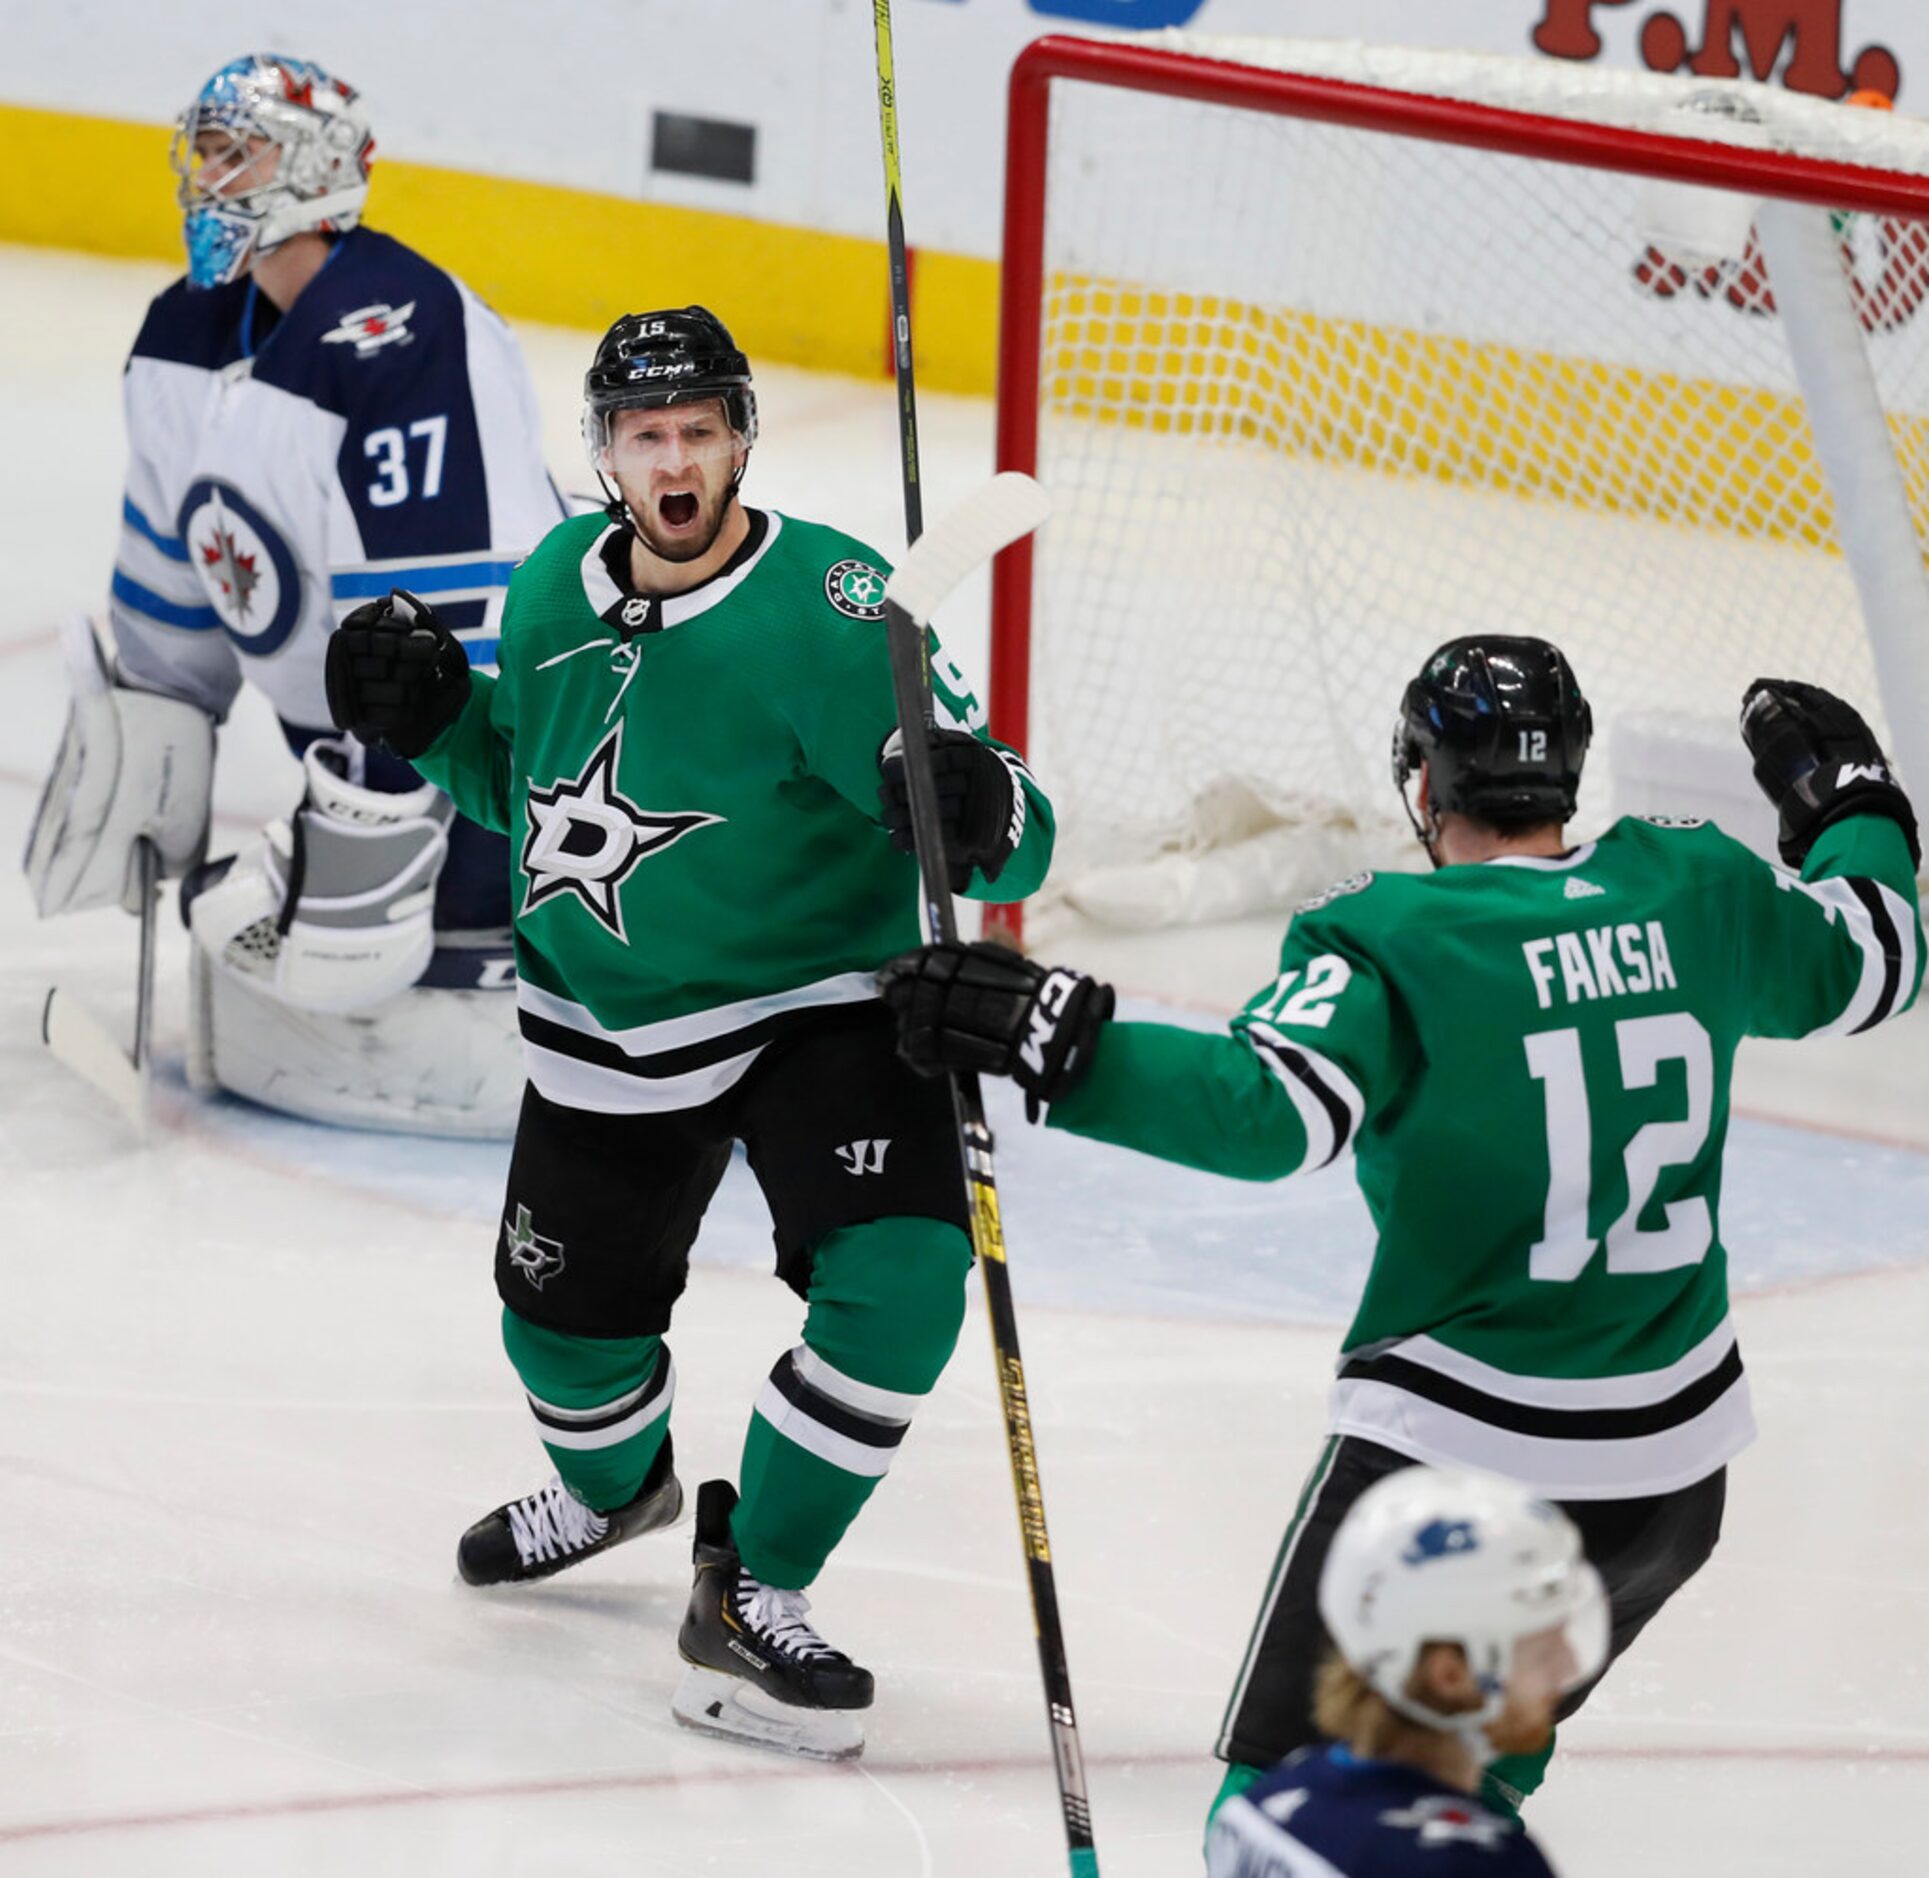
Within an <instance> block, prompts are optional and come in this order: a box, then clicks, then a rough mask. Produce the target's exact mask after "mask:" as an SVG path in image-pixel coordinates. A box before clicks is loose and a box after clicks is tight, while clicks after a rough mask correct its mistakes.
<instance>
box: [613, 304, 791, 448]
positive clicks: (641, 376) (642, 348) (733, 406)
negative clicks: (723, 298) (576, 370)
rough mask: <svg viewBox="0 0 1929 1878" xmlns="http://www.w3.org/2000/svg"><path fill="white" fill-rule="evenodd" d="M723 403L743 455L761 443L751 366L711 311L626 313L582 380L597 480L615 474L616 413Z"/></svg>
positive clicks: (690, 308) (697, 308) (687, 309)
mask: <svg viewBox="0 0 1929 1878" xmlns="http://www.w3.org/2000/svg"><path fill="white" fill-rule="evenodd" d="M704 398H721V399H722V400H723V408H724V416H725V419H726V421H727V422H728V423H729V426H730V428H731V430H732V431H734V432H735V433H736V435H737V437H738V439H739V441H740V442H741V443H742V445H743V447H744V448H745V449H748V448H749V447H750V445H752V444H753V443H755V442H756V441H757V394H756V393H755V392H754V391H752V390H751V388H750V361H749V360H748V359H747V358H745V357H744V355H743V354H742V353H741V352H739V351H738V350H737V342H736V341H735V340H734V339H732V338H731V337H730V329H729V328H728V327H727V326H725V325H724V323H723V321H722V320H720V319H718V318H717V316H716V315H715V314H714V313H712V312H711V311H710V309H709V308H708V307H700V306H686V307H675V308H670V309H668V310H666V311H664V312H660V313H626V314H624V315H623V317H622V318H621V319H620V320H618V321H617V322H616V324H615V325H614V326H612V327H611V328H610V329H609V331H608V332H606V333H605V334H604V335H603V339H602V343H601V344H600V345H599V346H598V347H597V348H596V357H595V358H594V359H592V360H591V361H590V367H589V370H588V372H587V373H585V374H584V377H583V445H584V448H586V449H587V450H588V451H589V460H590V465H591V467H592V468H594V469H595V471H596V473H597V474H598V475H599V476H603V475H607V474H609V473H610V470H611V464H610V425H611V420H612V419H614V417H615V416H616V413H617V412H618V411H636V410H658V409H661V408H662V407H664V406H666V405H672V404H693V403H696V402H697V401H699V400H701V399H704Z"/></svg>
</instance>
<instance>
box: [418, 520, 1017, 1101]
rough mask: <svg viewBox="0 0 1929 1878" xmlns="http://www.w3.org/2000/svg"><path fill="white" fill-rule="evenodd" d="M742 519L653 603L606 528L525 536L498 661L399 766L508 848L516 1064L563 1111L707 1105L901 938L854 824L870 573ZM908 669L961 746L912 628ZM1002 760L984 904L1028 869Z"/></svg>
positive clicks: (881, 700) (901, 866) (870, 971)
mask: <svg viewBox="0 0 1929 1878" xmlns="http://www.w3.org/2000/svg"><path fill="white" fill-rule="evenodd" d="M749 516H750V523H751V529H750V535H749V538H748V539H747V540H746V541H745V543H744V546H743V548H742V550H741V551H740V552H739V553H738V554H737V555H736V556H735V557H734V558H733V559H732V561H731V562H730V563H729V565H728V566H726V567H725V568H723V569H722V570H721V571H720V572H719V573H718V574H717V575H716V576H715V578H713V579H711V580H709V581H707V582H706V583H705V584H704V585H703V586H701V587H699V588H697V589H695V590H694V591H693V592H690V593H687V594H681V595H677V596H674V597H671V598H666V599H663V600H661V601H657V600H651V599H645V598H643V597H641V596H639V595H637V594H635V593H634V592H632V591H631V590H630V588H629V584H628V547H629V535H628V531H627V530H626V529H619V528H616V527H614V526H613V525H612V524H611V523H610V522H609V521H608V520H607V519H606V518H605V517H603V516H600V515H588V516H578V517H576V518H574V519H572V520H570V521H567V522H564V523H562V524H561V525H560V526H558V527H556V528H555V529H552V530H551V531H550V533H549V535H548V536H547V537H546V538H545V539H544V540H543V541H542V542H541V543H540V544H539V545H538V546H537V548H536V549H535V551H534V552H533V553H532V554H531V555H530V556H529V558H528V560H527V561H525V562H524V563H523V564H522V566H520V567H519V568H518V569H517V570H516V573H515V575H514V577H513V579H512V580H511V581H510V584H509V597H508V601H507V603H506V606H505V609H504V613H503V621H502V647H501V654H500V657H499V660H498V666H499V672H500V675H499V676H498V677H496V678H494V679H493V680H492V679H490V678H488V677H486V676H484V675H482V674H480V673H478V674H477V675H476V676H475V679H474V685H473V689H472V690H471V692H470V695H469V699H468V702H467V704H466V705H465V706H464V708H463V711H462V714H461V716H460V717H458V718H457V719H456V721H455V723H454V724H452V725H451V726H450V727H449V729H448V730H447V731H445V732H444V733H443V735H442V736H441V737H440V738H439V739H438V740H437V741H436V743H435V744H434V745H433V746H432V748H431V750H430V751H429V753H428V754H427V755H426V756H424V757H422V758H421V759H420V760H419V761H418V763H417V765H416V767H417V768H418V769H420V770H421V772H422V774H423V775H424V776H426V777H428V778H429V779H430V780H432V781H433V782H435V783H437V784H439V785H440V786H441V787H442V788H443V789H446V790H447V791H448V793H449V794H450V795H451V796H452V797H453V798H454V799H455V802H456V806H457V807H458V808H460V809H461V811H462V812H463V814H465V815H468V816H471V817H473V818H474V819H475V820H476V821H479V822H482V823H485V824H486V825H487V826H489V827H491V828H496V829H500V830H502V831H504V832H505V833H507V834H508V835H509V837H510V839H511V842H512V843H513V845H514V852H515V856H516V866H517V873H516V877H515V899H516V908H517V911H516V915H515V924H516V965H517V971H518V973H519V977H520V983H519V987H518V1000H519V1004H520V1016H521V1023H522V1031H523V1041H524V1053H525V1057H526V1060H527V1063H528V1068H529V1077H530V1081H531V1082H533V1083H534V1084H535V1086H536V1087H537V1089H539V1090H540V1091H541V1092H542V1094H544V1095H545V1096H547V1097H549V1098H550V1099H551V1100H552V1101H556V1102H560V1103H563V1104H565V1105H567V1106H570V1107H574V1108H585V1109H596V1110H600V1111H603V1112H605V1113H630V1112H640V1111H646V1110H662V1109H676V1108H687V1107H693V1106H695V1105H696V1104H698V1103H701V1102H706V1101H708V1100H710V1099H711V1098H712V1097H713V1096H716V1095H718V1094H720V1093H722V1091H723V1090H725V1089H727V1088H729V1087H730V1085H731V1084H732V1083H734V1082H735V1081H736V1080H737V1078H738V1077H740V1076H741V1075H742V1074H743V1072H744V1070H745V1069H747V1068H748V1067H749V1065H750V1063H751V1061H752V1060H753V1059H754V1057H755V1056H756V1054H757V1052H758V1051H759V1050H760V1049H761V1048H762V1046H763V1045H764V1044H765V1043H767V1042H768V1041H770V1039H771V1038H772V1037H773V1036H776V1035H778V1034H781V1033H782V1032H783V1031H784V1030H785V1029H786V1028H788V1027H791V1026H794V1025H795V1024H796V1023H797V1022H798V1021H800V1019H801V1018H802V1017H803V1016H805V1015H807V1014H808V1013H810V1012H813V1011H821V1010H823V1009H824V1008H826V1007H828V1006H832V1005H840V1004H849V1003H853V1002H856V1001H858V1000H862V999H867V998H872V997H875V996H876V995H877V989H876V984H875V980H874V974H875V972H876V970H877V968H878V967H879V966H880V965H881V964H882V963H883V962H884V961H885V960H886V959H887V958H889V957H890V956H891V955H892V954H893V953H896V952H901V951H903V950H905V949H906V948H907V947H909V946H913V945H916V944H917V943H918V939H919V929H918V911H917V908H918V886H917V864H916V862H915V861H914V860H913V859H912V858H911V857H910V856H909V855H906V854H900V853H899V852H898V851H897V850H896V849H894V848H893V847H892V846H891V843H890V838H889V836H888V835H887V834H886V833H885V832H884V829H883V827H882V825H881V824H880V822H879V819H878V799H877V788H878V780H879V778H878V753H879V751H880V750H881V749H882V747H883V744H884V741H885V739H886V737H887V736H888V735H889V734H890V732H891V731H892V729H893V728H894V727H895V724H896V714H895V710H894V706H893V700H892V692H891V673H890V664H889V659H888V656H887V653H886V649H885V634H884V625H883V618H882V613H883V608H882V599H883V591H884V578H885V574H886V572H887V571H888V569H887V567H886V564H885V563H884V562H883V561H882V560H881V559H880V558H879V557H878V556H877V555H876V554H874V553H873V552H872V551H871V550H870V549H869V548H867V547H865V546H864V545H863V544H862V543H861V542H858V541H854V540H852V539H851V538H850V537H849V536H848V535H843V534H839V533H838V532H837V531H836V530H835V529H830V528H824V527H820V526H818V525H816V524H814V523H810V522H800V521H797V520H794V519H792V518H791V517H788V516H782V515H778V514H775V513H773V512H767V511H759V510H751V511H749ZM932 674H933V680H934V688H935V691H936V694H937V699H938V705H939V712H938V715H939V720H940V722H947V721H948V722H950V723H951V724H953V725H968V726H969V727H970V728H972V729H973V730H975V731H977V732H978V734H979V735H980V736H983V735H984V732H983V728H982V726H983V713H982V711H981V710H980V709H979V706H978V704H977V702H976V701H975V699H974V698H973V697H972V695H971V690H970V687H969V685H968V684H967V682H966V681H965V679H964V678H963V677H962V676H961V675H960V673H959V672H958V669H957V667H956V665H955V664H954V663H953V662H952V661H951V660H950V659H948V658H947V657H946V656H945V654H944V653H943V651H942V649H941V648H937V647H936V645H935V641H934V650H933V656H932ZM987 741H989V739H987ZM993 747H994V748H998V749H1000V750H1001V751H1002V749H1003V747H1002V746H1000V745H994V746H993ZM1003 754H1004V755H1005V758H1006V761H1007V764H1008V766H1009V767H1010V769H1011V771H1012V774H1013V778H1014V781H1015V782H1016V783H1017V785H1018V787H1017V789H1016V790H1015V792H1014V794H1015V802H1016V805H1015V810H1014V818H1015V820H1016V821H1017V822H1019V823H1020V824H1021V825H1022V832H1021V834H1020V837H1019V840H1018V843H1017V847H1016V849H1015V851H1014V852H1013V854H1012V855H1011V857H1010V859H1009V860H1007V861H1006V863H1005V865H1004V867H1003V869H1002V870H1001V871H1000V873H999V876H998V879H997V881H996V883H995V884H987V883H986V882H985V881H984V879H983V877H982V876H981V875H980V876H975V877H974V879H973V883H972V887H971V893H972V894H973V896H974V897H976V898H979V899H985V900H1015V899H1021V898H1023V897H1024V896H1025V895H1026V894H1028V893H1030V892H1031V891H1032V890H1033V889H1034V888H1035V887H1036V886H1037V885H1038V883H1039V881H1040V880H1042V879H1043V878H1044V874H1045V869H1046V866H1047V865H1048V863H1049V861H1050V859H1051V847H1052V816H1051V807H1050V804H1049V803H1048V802H1047V801H1046V799H1045V797H1044V795H1043V794H1042V792H1041V791H1040V790H1039V789H1038V787H1037V786H1036V784H1034V783H1033V782H1032V780H1031V777H1030V774H1029V772H1028V771H1026V769H1025V767H1024V765H1023V764H1022V763H1021V762H1020V761H1019V760H1018V758H1017V757H1016V755H1015V754H1013V753H1011V752H1009V751H1004V752H1003Z"/></svg>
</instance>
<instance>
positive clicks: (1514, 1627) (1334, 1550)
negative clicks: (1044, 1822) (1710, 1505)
mask: <svg viewBox="0 0 1929 1878" xmlns="http://www.w3.org/2000/svg"><path fill="white" fill-rule="evenodd" d="M1319 1609H1320V1614H1321V1616H1322V1617H1323V1618H1324V1620H1325V1623H1326V1629H1327V1632H1328V1634H1329V1635H1330V1636H1331V1637H1332V1638H1333V1642H1334V1648H1333V1649H1332V1650H1331V1651H1329V1652H1328V1654H1327V1656H1326V1658H1325V1660H1324V1662H1323V1663H1322V1665H1321V1667H1320V1671H1319V1680H1318V1684H1317V1692H1316V1695H1315V1699H1314V1706H1313V1718H1314V1720H1315V1722H1316V1723H1317V1724H1318V1726H1319V1729H1320V1731H1321V1732H1322V1733H1323V1734H1324V1735H1325V1736H1326V1737H1327V1739H1328V1740H1329V1741H1332V1742H1335V1743H1337V1744H1338V1745H1336V1746H1333V1747H1327V1748H1312V1747H1305V1748H1298V1749H1296V1750H1295V1751H1294V1752H1293V1753H1291V1754H1289V1755H1288V1756H1287V1757H1286V1759H1285V1760H1284V1761H1283V1762H1282V1763H1281V1764H1280V1765H1279V1766H1278V1767H1276V1768H1274V1769H1273V1770H1272V1772H1271V1773H1269V1774H1267V1775H1266V1776H1265V1778H1264V1779H1262V1780H1260V1781H1258V1782H1256V1783H1255V1784H1254V1785H1252V1786H1250V1787H1248V1788H1247V1789H1246V1790H1245V1791H1244V1792H1243V1793H1241V1794H1237V1795H1235V1796H1234V1797H1232V1798H1231V1799H1229V1800H1228V1801H1227V1802H1226V1804H1225V1805H1224V1806H1222V1807H1221V1808H1220V1809H1219V1811H1218V1813H1217V1815H1216V1816H1215V1818H1214V1820H1213V1823H1212V1828H1211V1831H1210V1833H1209V1834H1208V1836H1207V1841H1206V1870H1207V1878H1304V1875H1305V1874H1307V1873H1310V1872H1319V1873H1322V1874H1330V1878H1368V1874H1371V1875H1372V1878H1400V1875H1401V1874H1404V1873H1407V1872H1420V1873H1428V1874H1435V1875H1441V1874H1444V1878H1455V1874H1458V1873H1468V1872H1489V1873H1494V1874H1497V1878H1548V1865H1547V1861H1546V1860H1545V1859H1544V1858H1542V1856H1541V1855H1540V1852H1539V1850H1538V1849H1537V1848H1536V1847H1535V1845H1534V1842H1533V1841H1532V1840H1531V1839H1530V1838H1529V1837H1528V1836H1527V1834H1526V1833H1525V1832H1524V1831H1523V1830H1522V1828H1521V1826H1520V1823H1519V1821H1518V1820H1513V1819H1508V1818H1506V1817H1504V1816H1502V1815H1499V1814H1496V1813H1493V1812H1490V1811H1489V1810H1488V1809H1487V1808H1486V1807H1484V1806H1482V1805H1480V1804H1479V1803H1478V1801H1477V1800H1475V1799H1474V1798H1473V1797H1471V1796H1473V1795H1475V1794H1476V1793H1478V1791H1479V1789H1480V1779H1481V1769H1482V1768H1483V1767H1485V1766H1486V1764H1487V1763H1488V1762H1489V1761H1491V1760H1492V1759H1493V1758H1494V1756H1495V1754H1496V1753H1498V1752H1501V1751H1503V1750H1510V1749H1511V1750H1515V1751H1520V1750H1526V1751H1529V1752H1533V1751H1538V1750H1539V1749H1540V1748H1541V1747H1542V1746H1543V1745H1544V1744H1545V1743H1546V1742H1547V1741H1548V1740H1549V1739H1550V1738H1551V1736H1552V1734H1553V1729H1554V1711H1555V1708H1556V1706H1557V1705H1558V1703H1559V1702H1560V1699H1561V1697H1562V1696H1563V1695H1565V1694H1566V1693H1567V1692H1568V1691H1569V1690H1571V1689H1574V1688H1577V1687H1579V1686H1580V1685H1581V1684H1582V1683H1584V1682H1586V1681H1587V1680H1588V1678H1589V1677H1591V1676H1593V1675H1594V1674H1596V1673H1597V1672H1598V1671H1599V1669H1600V1667H1601V1664H1602V1662H1603V1661H1604V1660H1605V1658H1606V1656H1607V1639H1608V1607H1607V1599H1606V1597H1605V1596H1604V1594H1603V1592H1602V1588H1601V1579H1600V1575H1599V1573H1597V1572H1596V1571H1595V1569H1594V1567H1593V1566H1592V1565H1590V1564H1588V1563H1587V1561H1586V1560H1585V1559H1584V1558H1583V1557H1582V1555H1581V1535H1580V1533H1579V1532H1578V1531H1577V1530H1576V1529H1575V1526H1574V1523H1573V1521H1572V1520H1570V1519H1568V1518H1567V1517H1566V1515H1565V1514H1563V1513H1561V1512H1560V1511H1559V1510H1558V1509H1556V1508H1555V1507H1552V1506H1550V1505H1548V1504H1547V1502H1546V1501H1544V1500H1539V1499H1536V1498H1535V1497H1534V1495H1533V1494H1532V1493H1530V1492H1529V1491H1528V1490H1527V1489H1526V1488H1525V1487H1522V1486H1520V1485H1518V1484H1516V1483H1515V1482H1513V1481H1507V1480H1501V1479H1498V1478H1497V1477H1495V1476H1494V1475H1492V1474H1475V1473H1469V1472H1466V1471H1464V1470H1462V1469H1456V1468H1435V1467H1408V1468H1404V1469H1403V1470H1402V1471H1400V1472H1399V1473H1396V1474H1389V1475H1387V1476H1386V1477H1385V1478H1384V1479H1381V1480H1378V1481H1375V1482H1374V1484H1373V1485H1372V1486H1370V1487H1368V1488H1367V1490H1366V1491H1365V1492H1364V1493H1363V1494H1361V1495H1360V1497H1359V1498H1358V1499H1357V1500H1356V1501H1354V1503H1353V1505H1352V1506H1351V1507H1350V1508H1349V1509H1348V1510H1347V1513H1346V1517H1345V1518H1344V1519H1342V1520H1341V1521H1340V1524H1339V1529H1338V1531H1337V1532H1335V1533H1334V1535H1333V1542H1332V1545H1331V1547H1330V1548H1329V1549H1328V1551H1327V1554H1326V1563H1325V1565H1324V1566H1323V1567H1322V1568H1321V1571H1320V1577H1319Z"/></svg>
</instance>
